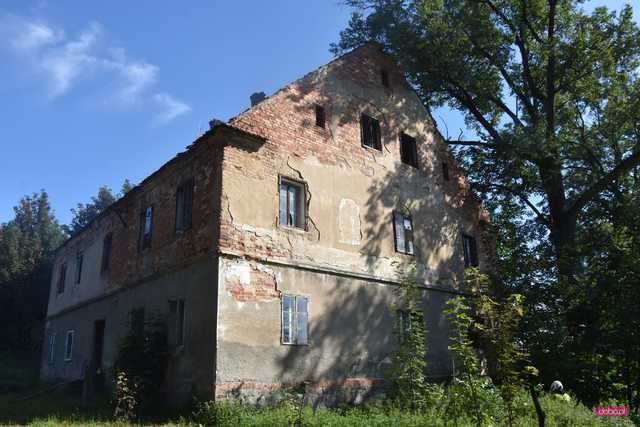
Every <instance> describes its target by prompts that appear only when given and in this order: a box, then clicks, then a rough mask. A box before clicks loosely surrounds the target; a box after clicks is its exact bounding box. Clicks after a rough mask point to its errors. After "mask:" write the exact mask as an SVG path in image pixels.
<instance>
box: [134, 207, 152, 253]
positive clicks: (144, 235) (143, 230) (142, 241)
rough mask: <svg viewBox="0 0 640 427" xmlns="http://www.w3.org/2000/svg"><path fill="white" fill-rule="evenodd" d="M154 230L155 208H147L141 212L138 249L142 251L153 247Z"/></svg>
mask: <svg viewBox="0 0 640 427" xmlns="http://www.w3.org/2000/svg"><path fill="white" fill-rule="evenodd" d="M152 228H153V206H147V208H145V209H144V210H143V211H142V212H140V237H139V240H138V248H139V249H140V250H143V249H146V248H149V247H151V232H152Z"/></svg>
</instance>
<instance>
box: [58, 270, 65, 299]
mask: <svg viewBox="0 0 640 427" xmlns="http://www.w3.org/2000/svg"><path fill="white" fill-rule="evenodd" d="M66 279H67V263H63V264H61V265H60V270H59V271H58V286H57V288H58V295H59V294H61V293H64V285H65V282H66Z"/></svg>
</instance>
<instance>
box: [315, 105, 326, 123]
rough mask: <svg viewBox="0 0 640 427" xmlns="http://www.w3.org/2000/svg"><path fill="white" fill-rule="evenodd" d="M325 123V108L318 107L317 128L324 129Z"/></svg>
mask: <svg viewBox="0 0 640 427" xmlns="http://www.w3.org/2000/svg"><path fill="white" fill-rule="evenodd" d="M325 123H326V117H325V113H324V107H323V106H322V105H316V126H318V127H320V128H323V129H324V126H325Z"/></svg>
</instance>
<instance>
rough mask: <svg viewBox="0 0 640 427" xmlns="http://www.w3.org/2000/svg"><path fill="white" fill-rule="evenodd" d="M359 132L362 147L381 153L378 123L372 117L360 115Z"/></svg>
mask: <svg viewBox="0 0 640 427" xmlns="http://www.w3.org/2000/svg"><path fill="white" fill-rule="evenodd" d="M360 131H361V134H362V145H363V146H365V147H369V148H375V149H376V150H380V151H382V141H381V139H380V122H379V121H378V120H376V119H374V118H373V117H370V116H367V115H366V114H362V115H361V116H360Z"/></svg>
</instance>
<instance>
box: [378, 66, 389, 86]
mask: <svg viewBox="0 0 640 427" xmlns="http://www.w3.org/2000/svg"><path fill="white" fill-rule="evenodd" d="M380 79H381V80H382V86H384V87H389V86H390V85H389V72H388V71H387V70H384V69H383V70H380Z"/></svg>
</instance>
